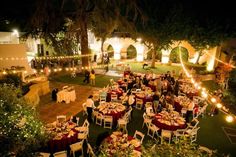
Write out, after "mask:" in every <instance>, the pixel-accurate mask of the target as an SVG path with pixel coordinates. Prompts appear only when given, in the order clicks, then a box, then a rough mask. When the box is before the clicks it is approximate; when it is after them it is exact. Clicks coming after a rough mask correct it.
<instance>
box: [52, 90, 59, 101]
mask: <svg viewBox="0 0 236 157" xmlns="http://www.w3.org/2000/svg"><path fill="white" fill-rule="evenodd" d="M57 93H58V88H55V89H53V90H52V100H53V101H57Z"/></svg>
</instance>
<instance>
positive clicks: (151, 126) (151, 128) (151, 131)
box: [147, 123, 159, 138]
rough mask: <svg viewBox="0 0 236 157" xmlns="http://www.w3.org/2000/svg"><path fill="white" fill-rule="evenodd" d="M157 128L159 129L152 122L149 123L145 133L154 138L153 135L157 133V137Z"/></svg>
mask: <svg viewBox="0 0 236 157" xmlns="http://www.w3.org/2000/svg"><path fill="white" fill-rule="evenodd" d="M158 130H159V128H158V127H156V126H155V125H154V124H152V123H149V125H148V132H147V135H148V136H150V137H151V138H155V135H157V137H158V136H159V135H158Z"/></svg>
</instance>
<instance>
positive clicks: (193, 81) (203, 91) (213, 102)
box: [179, 47, 236, 122]
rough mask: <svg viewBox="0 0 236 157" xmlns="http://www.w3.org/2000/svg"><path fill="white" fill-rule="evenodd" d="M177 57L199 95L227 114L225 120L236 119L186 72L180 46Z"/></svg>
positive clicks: (231, 120)
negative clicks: (199, 92)
mask: <svg viewBox="0 0 236 157" xmlns="http://www.w3.org/2000/svg"><path fill="white" fill-rule="evenodd" d="M179 58H180V63H181V66H182V68H183V70H184V72H185V74H186V76H187V77H188V78H190V80H191V82H192V84H193V85H194V87H195V88H196V89H198V90H201V96H202V97H203V98H205V99H207V98H208V100H210V101H208V102H210V103H211V104H212V105H215V106H216V107H217V108H218V109H219V110H221V111H222V112H223V113H225V114H227V116H226V121H227V122H233V121H234V120H235V119H236V116H235V115H234V114H232V113H230V112H229V109H227V108H226V107H225V106H224V105H222V103H220V102H219V101H217V99H216V97H215V96H212V95H211V94H210V93H208V92H207V91H206V88H204V87H201V86H200V84H199V83H197V82H196V81H195V80H194V78H193V77H192V75H191V74H190V73H189V72H188V70H187V69H186V67H185V65H184V63H183V60H182V53H181V51H180V47H179Z"/></svg>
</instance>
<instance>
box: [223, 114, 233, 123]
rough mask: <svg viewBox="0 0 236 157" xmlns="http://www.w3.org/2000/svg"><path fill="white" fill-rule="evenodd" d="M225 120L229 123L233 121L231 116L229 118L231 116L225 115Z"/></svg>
mask: <svg viewBox="0 0 236 157" xmlns="http://www.w3.org/2000/svg"><path fill="white" fill-rule="evenodd" d="M225 119H226V121H227V122H229V123H231V122H233V120H234V118H233V116H231V115H227V116H226V118H225Z"/></svg>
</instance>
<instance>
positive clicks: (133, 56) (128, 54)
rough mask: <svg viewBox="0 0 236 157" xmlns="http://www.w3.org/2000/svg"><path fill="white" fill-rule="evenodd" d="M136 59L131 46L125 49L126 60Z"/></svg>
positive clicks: (134, 49) (135, 52) (135, 53)
mask: <svg viewBox="0 0 236 157" xmlns="http://www.w3.org/2000/svg"><path fill="white" fill-rule="evenodd" d="M136 57H137V51H136V48H135V47H134V46H133V45H130V46H129V47H128V48H127V57H126V58H127V59H134V58H136Z"/></svg>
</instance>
